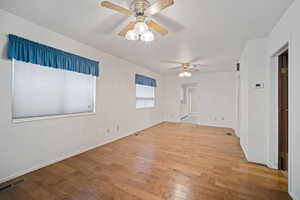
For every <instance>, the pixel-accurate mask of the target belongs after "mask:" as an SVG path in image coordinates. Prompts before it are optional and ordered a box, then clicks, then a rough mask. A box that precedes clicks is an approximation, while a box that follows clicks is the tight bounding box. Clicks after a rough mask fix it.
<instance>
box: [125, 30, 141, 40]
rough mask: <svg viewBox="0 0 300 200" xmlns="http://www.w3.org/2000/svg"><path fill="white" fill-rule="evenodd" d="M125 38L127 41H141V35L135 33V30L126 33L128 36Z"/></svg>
mask: <svg viewBox="0 0 300 200" xmlns="http://www.w3.org/2000/svg"><path fill="white" fill-rule="evenodd" d="M125 37H126V39H127V40H138V39H139V35H138V34H136V32H135V31H133V30H131V31H128V32H127V33H126V36H125Z"/></svg>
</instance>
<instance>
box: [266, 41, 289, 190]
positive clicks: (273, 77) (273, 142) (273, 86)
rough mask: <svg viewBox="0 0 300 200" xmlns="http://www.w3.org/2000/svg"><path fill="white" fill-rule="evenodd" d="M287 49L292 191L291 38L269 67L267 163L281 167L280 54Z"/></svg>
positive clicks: (277, 52) (269, 165)
mask: <svg viewBox="0 0 300 200" xmlns="http://www.w3.org/2000/svg"><path fill="white" fill-rule="evenodd" d="M286 50H288V51H289V56H288V63H289V70H288V76H289V80H288V103H289V111H290V112H289V113H288V118H289V120H288V134H289V136H288V143H289V144H288V151H289V156H288V177H289V178H288V190H289V193H291V188H292V178H291V177H292V174H293V169H292V166H293V165H292V161H293V158H294V157H293V151H292V149H293V148H292V146H293V138H294V127H293V124H294V123H292V121H293V120H294V117H293V113H292V110H294V100H293V96H294V92H293V88H294V87H293V84H292V83H293V79H294V77H293V71H294V70H293V67H294V66H293V62H292V57H293V51H292V50H293V49H292V45H291V40H289V41H287V42H286V43H285V44H284V45H283V46H282V47H281V48H280V49H278V50H277V51H276V52H275V53H274V54H271V55H272V56H271V57H270V65H269V66H270V68H269V73H270V74H269V75H270V76H269V79H270V81H269V84H270V85H269V92H270V93H269V98H270V99H269V102H268V103H269V104H270V112H269V119H270V121H269V122H270V123H269V135H268V141H267V142H268V150H267V158H268V161H267V164H268V167H271V168H274V169H278V167H279V128H278V127H279V110H278V109H279V102H278V98H279V94H278V93H279V91H278V80H279V76H278V75H279V74H278V72H279V56H280V55H281V54H282V53H284V52H285V51H286Z"/></svg>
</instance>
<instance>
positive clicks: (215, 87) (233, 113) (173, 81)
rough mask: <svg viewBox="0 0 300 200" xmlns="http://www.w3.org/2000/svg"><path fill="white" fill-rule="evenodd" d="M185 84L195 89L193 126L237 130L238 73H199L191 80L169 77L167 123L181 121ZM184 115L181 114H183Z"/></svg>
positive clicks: (166, 103) (166, 93)
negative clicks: (195, 111)
mask: <svg viewBox="0 0 300 200" xmlns="http://www.w3.org/2000/svg"><path fill="white" fill-rule="evenodd" d="M182 84H197V86H196V87H195V90H194V91H195V92H194V94H195V98H196V102H195V103H194V108H196V109H197V110H198V112H197V113H193V114H192V115H191V116H192V117H193V122H194V123H197V124H201V125H210V126H221V127H229V128H234V129H236V127H237V87H236V86H237V73H236V72H206V73H204V72H202V73H201V72H200V73H195V74H194V75H193V76H192V77H191V78H188V79H185V78H179V77H178V76H169V77H167V78H166V79H165V90H166V92H165V120H166V121H180V117H182V116H181V115H180V114H181V113H182V111H181V110H182V108H181V109H180V107H182V106H181V105H180V90H181V85H182ZM180 111H181V112H180Z"/></svg>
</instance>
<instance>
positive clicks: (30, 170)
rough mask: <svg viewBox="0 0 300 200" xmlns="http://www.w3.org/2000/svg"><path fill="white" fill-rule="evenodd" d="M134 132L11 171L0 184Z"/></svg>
mask: <svg viewBox="0 0 300 200" xmlns="http://www.w3.org/2000/svg"><path fill="white" fill-rule="evenodd" d="M160 123H161V122H160ZM160 123H157V124H155V125H152V126H156V125H158V124H160ZM152 126H150V127H152ZM150 127H149V128H150ZM146 129H147V128H146ZM136 132H138V131H136ZM136 132H133V133H129V134H126V135H122V136H120V137H117V138H113V139H110V140H107V141H105V142H102V143H100V144H97V145H95V146H92V147H88V148H86V149H83V150H80V151H77V152H74V153H70V154H67V155H64V156H62V157H59V158H57V159H54V160H50V161H47V162H44V163H41V164H39V165H37V166H34V167H31V168H29V169H25V170H22V171H18V172H16V173H13V174H11V175H9V176H8V177H5V178H2V179H0V184H1V183H4V182H6V181H9V180H12V179H15V178H17V177H19V176H23V175H25V174H27V173H30V172H33V171H36V170H38V169H41V168H43V167H46V166H49V165H52V164H54V163H57V162H59V161H62V160H65V159H67V158H70V157H73V156H76V155H78V154H82V153H84V152H86V151H89V150H92V149H95V148H97V147H100V146H103V145H105V144H108V143H111V142H114V141H116V140H119V139H122V138H124V137H127V136H129V135H133V134H135V133H136Z"/></svg>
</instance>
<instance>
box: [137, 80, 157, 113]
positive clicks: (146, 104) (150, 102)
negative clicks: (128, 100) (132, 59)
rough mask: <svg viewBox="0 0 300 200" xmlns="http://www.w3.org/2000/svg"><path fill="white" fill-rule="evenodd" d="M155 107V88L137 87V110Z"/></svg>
mask: <svg viewBox="0 0 300 200" xmlns="http://www.w3.org/2000/svg"><path fill="white" fill-rule="evenodd" d="M154 105H155V87H151V86H145V85H138V84H137V85H136V108H152V107H154Z"/></svg>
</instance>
